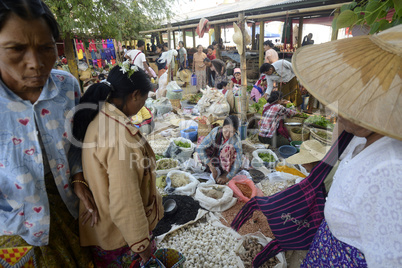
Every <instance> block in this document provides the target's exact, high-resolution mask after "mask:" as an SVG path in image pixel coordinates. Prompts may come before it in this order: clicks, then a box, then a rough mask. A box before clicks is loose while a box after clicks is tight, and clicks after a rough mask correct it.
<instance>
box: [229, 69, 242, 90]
mask: <svg viewBox="0 0 402 268" xmlns="http://www.w3.org/2000/svg"><path fill="white" fill-rule="evenodd" d="M233 72H234V76H233V77H232V79H231V80H230V85H229V88H233V87H234V86H237V87H241V70H240V68H235V69H234V71H233Z"/></svg>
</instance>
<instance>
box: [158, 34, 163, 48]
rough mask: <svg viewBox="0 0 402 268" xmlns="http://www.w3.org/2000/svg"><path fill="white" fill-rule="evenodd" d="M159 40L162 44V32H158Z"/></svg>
mask: <svg viewBox="0 0 402 268" xmlns="http://www.w3.org/2000/svg"><path fill="white" fill-rule="evenodd" d="M159 42H160V44H162V45H163V35H162V32H159Z"/></svg>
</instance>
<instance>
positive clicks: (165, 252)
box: [155, 248, 186, 268]
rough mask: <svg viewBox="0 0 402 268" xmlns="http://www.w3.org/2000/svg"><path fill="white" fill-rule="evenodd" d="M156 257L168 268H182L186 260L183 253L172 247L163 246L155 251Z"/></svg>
mask: <svg viewBox="0 0 402 268" xmlns="http://www.w3.org/2000/svg"><path fill="white" fill-rule="evenodd" d="M155 257H156V258H158V260H160V261H161V262H162V263H163V265H165V267H166V268H181V267H183V265H184V262H185V261H186V258H185V257H184V256H183V254H182V253H180V252H179V251H177V250H175V249H171V248H161V249H158V250H157V251H156V252H155Z"/></svg>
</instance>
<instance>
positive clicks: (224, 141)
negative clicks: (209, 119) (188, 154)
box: [197, 115, 242, 184]
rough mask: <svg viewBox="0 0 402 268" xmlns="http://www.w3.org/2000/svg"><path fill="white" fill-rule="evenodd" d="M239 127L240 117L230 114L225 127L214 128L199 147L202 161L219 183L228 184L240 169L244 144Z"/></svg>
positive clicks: (198, 151) (224, 123) (198, 150)
mask: <svg viewBox="0 0 402 268" xmlns="http://www.w3.org/2000/svg"><path fill="white" fill-rule="evenodd" d="M238 128H239V119H238V118H237V116H235V115H230V116H228V117H226V119H225V121H224V122H223V127H216V128H214V129H212V131H211V132H210V133H209V134H208V136H206V137H205V138H204V139H203V141H202V142H201V144H200V145H199V146H198V147H197V153H198V154H199V157H200V159H201V162H202V163H203V164H206V165H207V166H208V168H209V170H210V171H211V173H212V177H213V178H214V179H215V180H216V182H217V183H219V184H226V183H227V182H228V181H229V180H231V179H232V178H233V177H234V176H235V175H236V174H237V172H239V170H240V167H241V155H242V145H241V139H240V137H239V134H237V130H238ZM218 170H219V171H220V173H221V175H219V174H218Z"/></svg>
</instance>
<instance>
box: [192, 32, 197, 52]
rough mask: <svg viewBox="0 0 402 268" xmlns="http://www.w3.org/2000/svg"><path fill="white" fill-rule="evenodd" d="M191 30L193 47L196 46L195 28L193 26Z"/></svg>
mask: <svg viewBox="0 0 402 268" xmlns="http://www.w3.org/2000/svg"><path fill="white" fill-rule="evenodd" d="M192 31H193V47H194V48H196V47H197V45H196V44H195V29H194V28H193V29H192Z"/></svg>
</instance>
